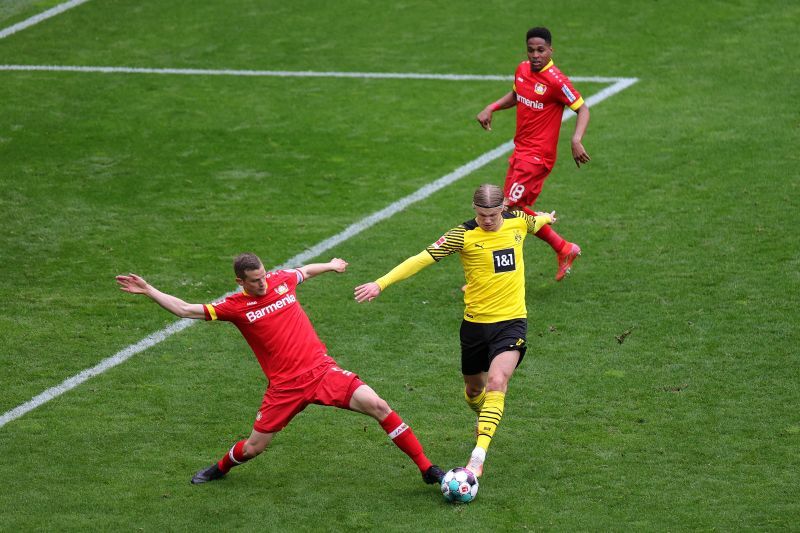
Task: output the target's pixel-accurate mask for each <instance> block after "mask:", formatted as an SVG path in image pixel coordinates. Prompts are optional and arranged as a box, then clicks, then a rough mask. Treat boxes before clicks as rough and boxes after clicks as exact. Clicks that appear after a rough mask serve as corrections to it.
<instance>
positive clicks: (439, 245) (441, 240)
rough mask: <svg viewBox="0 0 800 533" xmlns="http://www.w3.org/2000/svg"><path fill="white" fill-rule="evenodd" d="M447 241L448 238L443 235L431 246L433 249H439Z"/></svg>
mask: <svg viewBox="0 0 800 533" xmlns="http://www.w3.org/2000/svg"><path fill="white" fill-rule="evenodd" d="M446 240H447V237H445V236H444V235H442V236H441V238H440V239H439V240H438V241H436V242H435V243H433V244H431V247H432V248H436V249H438V248H440V247H441V246H442V245H443V244H444V243H445V241H446Z"/></svg>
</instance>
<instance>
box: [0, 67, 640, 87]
mask: <svg viewBox="0 0 800 533" xmlns="http://www.w3.org/2000/svg"><path fill="white" fill-rule="evenodd" d="M0 70H5V71H20V72H95V73H101V74H172V75H179V76H250V77H260V78H264V77H269V78H370V79H400V80H450V81H511V80H513V79H514V76H501V75H497V74H424V73H419V72H317V71H311V70H230V69H221V70H212V69H199V68H137V67H90V66H83V67H82V66H70V65H0ZM570 79H571V80H572V81H576V82H589V83H618V82H620V81H629V82H630V84H633V83H636V81H637V78H609V77H599V76H570Z"/></svg>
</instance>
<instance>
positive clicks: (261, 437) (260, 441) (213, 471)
mask: <svg viewBox="0 0 800 533" xmlns="http://www.w3.org/2000/svg"><path fill="white" fill-rule="evenodd" d="M274 435H275V433H261V432H260V431H256V430H255V429H254V430H253V431H252V433H250V437H248V438H247V440H240V441H239V442H237V443H236V444H234V445H233V446H231V449H230V450H228V453H226V454H225V455H224V456H222V459H220V460H219V461H217V462H216V463H214V464H212V465H211V466H209V467H207V468H205V469H203V470H200V471H199V472H197V473H196V474H195V475H194V477H193V478H192V483H193V484H198V483H205V482H207V481H213V480H215V479H219V478H221V477H222V476H224V475H225V474H227V473H228V472H229V471H230V469H231V468H233V467H234V466H239V465H240V464H242V463H246V462H247V461H249V460H250V459H252V458H253V457H255V456H257V455H260V454H261V452H263V451H264V450H265V449H266V448H267V446H269V443H270V442H272V437H273V436H274Z"/></svg>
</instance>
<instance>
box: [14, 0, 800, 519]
mask: <svg viewBox="0 0 800 533" xmlns="http://www.w3.org/2000/svg"><path fill="white" fill-rule="evenodd" d="M57 4H58V2H57V1H52V0H49V1H33V0H26V1H19V2H11V1H7V0H0V31H2V29H4V28H8V27H11V26H12V25H14V24H16V23H18V22H21V21H23V20H26V19H28V18H29V17H32V16H34V15H36V14H37V13H40V12H42V11H45V10H46V9H48V8H50V7H53V6H55V5H57ZM798 20H800V6H799V5H798V4H797V3H796V2H786V1H778V2H767V1H759V0H740V1H731V2H721V1H713V2H703V3H697V2H691V1H689V0H676V1H673V2H656V1H648V2H638V3H633V4H632V3H630V2H621V1H614V2H602V3H600V2H591V1H587V0H578V1H577V2H572V3H569V4H561V3H555V2H551V3H549V4H543V5H536V6H534V5H532V4H531V3H529V2H517V1H508V2H499V1H481V2H477V1H472V0H470V1H467V2H461V3H446V2H424V1H419V0H409V1H404V2H397V3H383V2H367V1H364V0H342V1H337V2H322V1H311V0H301V1H296V2H274V1H266V2H263V1H255V0H231V1H228V2H212V1H210V0H195V1H193V2H156V1H153V0H142V1H132V0H90V1H88V2H86V3H84V4H81V5H79V6H76V7H74V8H73V9H70V10H68V11H66V12H64V13H62V14H60V15H58V16H55V17H52V18H50V19H48V20H45V21H42V22H40V23H39V24H36V25H33V26H31V27H29V28H26V29H24V30H21V31H18V32H15V33H13V34H11V35H8V36H6V37H4V38H1V39H0V65H55V66H99V67H130V68H151V69H169V68H171V69H209V70H217V69H235V70H270V71H316V72H334V71H335V72H385V73H392V72H416V73H435V74H476V75H496V74H500V75H508V76H510V75H511V74H512V73H513V70H514V68H515V66H516V64H517V63H518V62H519V61H520V60H522V59H524V47H523V45H524V33H525V31H526V30H527V29H528V27H530V26H534V25H546V26H548V27H550V29H551V30H552V31H553V38H554V42H553V46H554V49H555V54H554V59H555V61H556V64H557V65H559V66H560V67H561V69H562V70H563V71H564V72H565V73H567V74H568V75H570V76H572V77H578V76H582V77H583V76H585V77H589V76H606V77H636V78H639V81H638V83H636V84H635V85H633V86H632V87H630V88H628V89H626V90H624V91H622V92H620V93H619V94H616V95H614V96H613V97H611V98H609V99H607V100H605V101H603V102H602V103H600V104H598V105H596V106H594V107H592V109H591V113H592V115H591V123H590V125H589V130H588V133H587V135H586V137H585V139H584V141H585V142H584V144H585V146H586V148H587V150H588V152H589V154H590V155H591V156H592V162H591V163H590V164H589V165H587V166H585V167H582V168H581V169H576V168H575V166H574V164H573V163H572V161H571V160H570V158H569V146H568V139H569V135H570V134H571V132H572V129H573V127H574V122H571V121H570V122H567V123H566V124H565V125H564V127H563V128H562V143H561V147H560V148H561V156H562V157H561V159H560V161H559V163H558V164H557V166H556V168H555V169H554V171H553V173H552V174H551V177H550V178H549V180H548V183H547V185H546V186H545V189H544V193H543V195H542V196H541V197H540V200H539V202H538V203H537V207H539V208H542V209H547V210H551V209H556V210H557V211H558V212H559V213H560V215H561V217H562V218H561V221H560V222H559V229H560V232H561V233H562V234H563V235H564V236H565V237H567V238H569V239H571V240H575V241H576V242H578V243H579V244H580V245H581V247H582V248H583V257H582V258H581V259H580V260H579V262H578V263H576V266H575V268H574V272H573V274H572V275H571V276H570V277H569V278H568V279H567V280H566V281H564V282H563V283H560V284H556V283H555V282H554V281H553V275H554V273H555V259H554V258H553V256H552V254H551V252H550V251H549V249H547V247H546V246H545V245H544V244H543V243H541V242H539V241H538V240H536V239H531V240H529V242H528V244H526V259H527V270H526V273H527V291H528V306H529V312H530V317H529V318H530V332H529V343H530V350H529V352H528V355H527V356H526V359H525V361H524V363H523V364H522V366H521V367H520V369H519V371H518V372H517V373H516V374H515V376H514V377H513V379H512V381H511V385H510V389H509V395H508V398H507V401H506V415H505V417H504V419H503V422H502V424H501V426H500V428H499V429H498V433H497V436H496V438H495V442H494V443H493V445H492V447H491V449H490V450H489V456H488V460H487V465H486V473H485V475H484V477H483V479H482V480H481V490H480V493H479V494H478V497H477V499H476V501H475V502H474V503H471V504H470V505H467V506H460V507H459V506H451V505H447V504H445V503H444V502H443V501H442V498H441V496H440V495H439V494H438V493H437V490H436V489H435V488H433V487H429V486H426V485H424V484H423V483H422V482H421V480H420V479H419V476H418V473H417V472H416V469H415V468H414V466H413V464H412V463H411V462H410V461H408V460H407V458H406V457H405V456H404V455H403V454H402V453H400V452H399V451H398V450H396V449H394V447H393V446H392V445H391V443H390V442H388V440H387V439H386V436H385V434H384V433H383V432H382V431H381V430H380V428H379V426H378V425H377V424H376V423H375V422H374V421H372V420H371V419H368V418H366V417H363V416H360V415H355V414H353V413H348V412H344V411H337V410H333V409H323V408H319V407H311V408H309V409H307V410H306V411H305V412H303V413H302V414H301V415H299V416H298V417H297V418H296V419H295V420H294V422H293V423H292V424H291V425H290V426H289V427H288V428H287V429H286V430H285V431H284V432H283V433H281V434H280V435H278V437H277V438H276V439H275V441H274V442H273V446H272V448H271V449H270V450H268V451H267V452H266V454H265V455H263V456H261V457H259V458H258V459H257V460H255V461H253V462H251V463H249V464H247V465H245V466H243V467H241V468H237V469H235V470H234V471H233V472H232V473H231V474H230V475H229V476H228V477H227V478H226V479H225V480H223V481H220V482H217V483H211V484H208V485H204V486H191V485H190V484H189V483H188V481H189V478H190V477H191V475H192V474H193V473H194V472H195V471H196V470H198V469H200V468H202V467H204V466H206V465H207V464H209V463H210V462H211V461H212V460H216V459H217V458H219V457H220V456H221V454H222V453H224V451H225V450H226V449H227V447H228V446H230V444H231V443H232V442H233V441H234V440H236V439H238V438H241V437H243V436H245V435H246V434H248V433H249V428H250V426H251V424H252V419H253V416H254V414H255V410H256V408H257V406H258V405H259V402H260V399H261V395H262V393H263V389H264V386H265V383H264V378H263V376H262V374H261V372H260V369H259V367H258V365H257V363H256V361H255V359H254V358H253V356H252V355H251V353H250V351H249V349H248V348H247V346H246V344H245V342H244V341H243V340H242V339H241V338H240V336H239V334H238V332H237V331H236V330H235V328H233V327H232V326H230V325H225V324H213V325H205V324H198V325H196V326H194V327H192V328H189V329H187V330H185V331H182V332H180V333H178V334H176V335H173V336H171V337H169V338H168V339H166V340H165V341H164V342H161V343H159V344H157V345H156V346H154V347H152V348H150V349H148V350H145V351H144V352H142V353H140V354H138V355H136V356H135V357H133V358H132V359H130V360H129V361H127V362H125V363H124V364H122V365H120V366H117V367H115V368H113V369H111V370H109V371H108V372H105V373H103V374H102V375H100V376H98V377H95V378H93V379H91V380H89V381H87V382H86V383H84V384H82V385H80V386H78V387H77V388H75V389H74V390H71V391H69V392H67V393H66V394H64V395H61V396H58V397H57V398H55V399H54V400H52V401H50V402H48V403H46V404H44V405H42V406H40V407H38V408H37V409H34V410H33V411H31V412H29V413H27V414H25V415H24V416H21V417H19V418H17V419H15V420H12V421H10V422H8V423H7V424H5V425H3V426H2V427H0V471H2V472H3V474H4V476H3V477H4V479H3V481H2V490H0V512H2V518H0V529H2V530H8V531H33V530H57V531H64V530H86V529H90V528H91V529H95V530H144V531H158V530H170V531H172V530H190V529H191V530H196V529H198V528H205V529H211V528H214V529H218V530H224V531H234V530H252V529H253V528H256V527H260V528H262V529H266V530H270V531H272V530H275V531H316V530H332V531H353V530H371V529H375V530H412V531H438V530H449V531H470V530H493V531H519V530H524V529H534V530H564V531H574V530H592V531H603V530H617V531H624V530H635V531H640V530H664V531H683V530H723V531H731V530H758V531H762V530H776V531H783V530H790V529H796V528H797V527H798V526H797V524H798V523H800V504H798V501H800V493H799V491H798V481H800V475H798V472H800V454H798V449H800V414H798V412H799V411H798V405H800V363H798V348H797V347H798V344H799V343H800V342H799V341H800V338H799V337H800V335H798V325H800V312H799V311H798V309H800V296H799V295H800V246H799V245H798V237H797V235H798V230H797V228H798V227H800V205H798V204H800V202H798V196H799V195H800V179H798V175H799V173H798V170H797V169H798V166H799V165H798V163H800V158H799V157H798V155H797V154H798V151H797V147H798V146H800V113H798V110H797V106H796V102H797V101H798V99H799V97H800V89H798V85H797V65H796V50H797V48H798V46H800V40H799V39H798V37H797V31H796V25H797V24H796V22H797V21H798ZM576 86H577V87H578V89H579V90H581V92H582V93H583V94H584V95H585V96H588V95H591V94H594V93H597V92H598V91H600V90H602V89H603V88H604V87H606V86H607V84H604V83H586V82H583V83H580V82H576ZM508 88H509V82H507V81H486V80H483V81H476V80H466V81H463V80H462V81H453V80H435V79H359V78H314V77H246V76H211V75H200V74H198V75H169V74H144V73H129V74H125V73H98V72H63V71H19V70H2V69H0V214H2V219H3V227H2V231H0V308H1V309H2V310H3V312H2V313H0V368H2V372H0V413H6V412H9V411H10V410H12V409H14V408H15V407H17V406H18V405H20V404H23V403H24V402H26V401H28V400H30V399H31V398H32V397H33V396H35V395H37V394H39V393H40V392H42V391H44V390H46V389H48V388H49V387H53V386H55V385H58V384H59V383H61V382H62V381H63V380H65V379H67V378H69V377H71V376H73V375H75V374H77V373H78V372H80V371H82V370H84V369H86V368H89V367H91V366H93V365H95V364H96V363H98V362H99V361H101V360H102V359H104V358H106V357H108V356H110V355H113V354H114V353H117V352H118V351H120V350H122V349H124V348H125V347H127V346H129V345H131V344H132V343H135V342H137V341H139V340H140V339H142V338H144V337H145V336H147V335H149V334H151V333H153V332H156V331H159V330H161V329H162V328H164V327H165V326H167V325H169V324H171V323H173V322H174V318H173V317H171V315H169V314H168V313H166V312H164V311H162V310H160V309H159V308H158V307H157V306H156V305H155V304H153V303H152V302H148V301H146V300H144V299H139V298H134V297H131V296H128V295H125V294H123V293H121V292H120V291H119V290H118V289H117V287H116V284H115V283H114V279H113V277H114V275H115V274H118V273H125V272H130V271H133V272H137V273H139V274H142V275H143V276H145V277H146V279H148V280H149V281H150V282H151V283H153V284H154V285H155V286H157V287H159V288H161V289H163V290H165V291H167V292H171V293H173V294H176V295H178V296H181V297H183V298H185V299H186V300H189V301H194V302H205V301H209V300H212V299H214V298H216V297H218V296H220V295H222V294H224V293H226V292H228V291H230V290H232V289H233V288H234V284H233V279H232V278H233V276H232V273H231V271H230V259H231V258H232V256H233V255H235V254H236V253H238V252H240V251H243V250H252V251H254V252H256V253H258V254H259V255H261V257H262V258H263V259H264V261H265V263H266V266H267V267H272V266H276V265H280V264H283V263H284V262H286V261H287V260H289V259H290V258H292V257H294V256H296V255H297V254H300V253H302V252H303V251H304V250H307V249H309V248H311V247H313V246H314V245H316V244H317V243H319V242H321V241H323V240H325V239H327V238H329V237H331V236H332V235H335V234H338V233H339V232H341V231H342V230H344V229H345V228H347V227H348V226H349V225H350V224H353V223H354V222H357V221H359V220H361V219H363V218H364V217H366V216H368V215H370V214H372V213H374V212H376V211H378V210H380V209H382V208H384V207H386V206H387V205H390V204H391V203H393V202H395V201H396V200H398V199H400V198H403V197H405V196H406V195H408V194H411V193H413V192H414V191H416V190H417V189H419V188H420V187H422V186H424V185H425V184H427V183H430V182H432V181H434V180H436V179H438V178H439V177H441V176H444V175H446V174H448V173H450V172H452V171H453V170H455V169H456V168H458V167H460V166H462V165H464V164H465V163H467V162H469V161H472V160H474V159H475V158H477V157H478V156H480V155H481V154H484V153H486V152H488V151H489V150H491V149H494V148H495V147H497V146H499V145H501V144H502V143H504V142H507V141H508V140H510V139H511V137H512V136H513V126H514V119H513V112H509V111H506V112H503V113H498V114H496V115H495V120H494V131H493V132H491V133H487V132H484V131H483V130H482V129H481V128H480V127H479V126H478V125H477V123H476V122H475V120H474V117H475V115H476V113H477V112H478V111H479V110H480V109H481V108H482V107H483V106H484V105H485V104H486V103H488V102H490V101H492V100H493V99H495V98H497V97H499V96H500V95H501V94H503V92H504V91H507V90H508ZM505 159H506V158H505V157H501V158H499V159H496V160H495V161H493V162H491V163H490V164H488V165H487V166H485V167H482V168H480V169H479V170H477V171H475V172H473V173H471V174H469V175H467V176H465V177H464V178H463V179H461V180H459V181H457V182H455V183H453V184H452V185H449V186H447V187H446V188H444V189H442V190H440V191H438V192H436V193H435V194H433V195H431V196H430V197H428V198H426V199H425V200H423V201H421V202H419V203H417V204H414V205H412V206H411V207H409V208H408V209H405V210H404V211H402V212H400V213H398V214H396V215H394V216H393V217H391V218H389V219H387V220H384V221H382V222H380V223H378V224H376V225H374V226H372V227H371V228H369V229H367V230H365V231H364V232H362V233H360V234H358V235H356V236H354V237H352V238H350V239H348V240H346V241H344V242H343V243H341V244H339V245H338V246H336V247H335V248H333V249H331V250H329V251H327V252H325V253H324V254H323V255H322V256H321V257H318V258H316V259H318V260H327V259H329V258H330V257H332V256H339V257H344V258H345V259H347V260H348V261H349V262H350V268H349V271H348V272H347V273H346V274H344V275H341V276H335V275H333V274H329V275H327V276H324V277H321V278H319V279H315V280H313V281H311V282H309V283H308V284H307V285H304V286H302V287H301V288H300V289H299V296H300V299H301V301H302V302H303V304H304V307H305V309H306V310H307V312H308V313H309V315H310V316H311V318H312V320H313V321H314V323H315V325H316V327H317V331H318V333H319V334H320V337H321V338H322V339H323V340H324V341H325V342H326V344H327V345H328V348H329V351H330V353H331V355H333V356H334V357H335V358H336V359H337V360H338V361H339V363H340V364H341V365H342V366H343V367H345V368H348V369H350V370H353V371H356V372H358V373H359V374H360V375H361V377H362V378H363V379H364V380H365V381H366V382H367V383H369V384H370V385H371V386H372V387H373V388H375V389H376V390H377V391H378V392H379V393H380V394H381V395H382V396H383V397H385V398H386V399H387V400H388V401H389V402H390V404H391V405H392V406H393V407H394V408H395V409H396V410H397V411H398V412H399V413H400V414H401V415H402V416H403V417H404V418H405V419H406V420H407V421H408V422H409V423H410V424H411V425H412V427H413V428H414V431H415V432H416V433H417V435H418V436H419V438H420V440H421V441H422V443H423V444H424V445H425V447H426V451H427V453H428V455H429V456H430V457H431V459H432V460H434V461H435V462H437V463H439V464H441V465H442V466H443V467H447V468H451V467H453V466H458V465H463V464H464V462H465V461H466V460H467V457H468V455H469V452H470V450H471V448H472V446H473V445H474V440H473V436H472V429H473V416H472V414H471V412H470V411H469V410H468V409H467V408H466V406H465V405H464V402H463V401H462V399H461V385H460V374H459V367H458V325H459V322H460V316H461V311H462V303H461V299H460V291H459V287H460V285H461V283H462V277H461V270H460V266H459V264H458V260H457V259H455V258H451V259H449V260H446V261H444V262H443V263H442V264H440V265H436V266H434V267H431V268H429V269H427V270H426V271H424V272H422V273H420V274H418V275H417V276H416V277H414V278H412V279H410V280H407V281H405V282H403V283H401V284H398V285H396V286H393V287H392V288H390V289H389V290H388V291H387V292H386V294H384V295H383V296H382V297H381V298H380V299H379V300H377V301H375V302H373V303H372V304H370V305H357V304H356V303H355V302H354V301H353V299H352V289H353V287H354V286H355V285H357V284H360V283H363V282H365V281H369V280H372V279H374V278H375V277H377V276H378V275H380V274H382V273H384V272H385V271H387V270H388V269H389V268H390V267H392V266H394V265H395V264H397V263H398V262H399V261H401V260H402V259H404V258H405V257H407V256H409V255H412V254H415V253H417V252H418V251H420V250H421V249H422V248H423V247H424V246H425V245H427V244H428V243H430V242H432V241H433V240H435V239H436V238H437V237H438V236H439V235H440V234H441V233H442V232H444V231H445V230H447V229H449V228H450V227H452V226H454V225H456V224H458V223H460V222H462V221H464V220H466V219H467V218H469V217H470V216H471V215H472V213H471V210H470V205H469V200H470V196H471V193H472V191H473V189H474V188H475V186H477V185H478V184H480V183H484V182H494V183H501V182H502V179H503V176H504V174H505V170H506V161H505ZM620 340H622V342H620Z"/></svg>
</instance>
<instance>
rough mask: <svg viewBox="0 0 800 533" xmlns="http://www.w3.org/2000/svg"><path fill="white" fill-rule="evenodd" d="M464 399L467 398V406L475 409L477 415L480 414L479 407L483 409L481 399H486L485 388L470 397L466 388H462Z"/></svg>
mask: <svg viewBox="0 0 800 533" xmlns="http://www.w3.org/2000/svg"><path fill="white" fill-rule="evenodd" d="M464 399H465V400H467V405H469V408H470V409H472V410H473V411H475V414H476V415H479V414H481V409H483V401H484V400H485V399H486V389H483V390H482V391H481V393H480V394H478V395H477V396H475V397H474V398H471V397H470V396H469V395H468V394H467V389H466V388H464Z"/></svg>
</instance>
